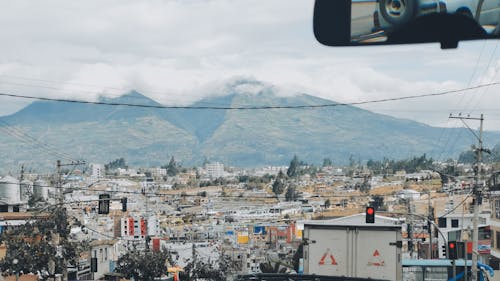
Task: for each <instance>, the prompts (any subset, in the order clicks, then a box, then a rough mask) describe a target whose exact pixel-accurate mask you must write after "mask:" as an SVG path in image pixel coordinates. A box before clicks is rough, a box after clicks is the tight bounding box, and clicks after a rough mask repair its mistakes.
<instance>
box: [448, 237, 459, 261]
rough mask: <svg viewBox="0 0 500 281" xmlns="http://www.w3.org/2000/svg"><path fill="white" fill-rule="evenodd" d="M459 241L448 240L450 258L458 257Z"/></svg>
mask: <svg viewBox="0 0 500 281" xmlns="http://www.w3.org/2000/svg"><path fill="white" fill-rule="evenodd" d="M457 248H458V247H457V242H456V241H448V259H450V260H456V259H457V258H458V255H457V253H458V251H457Z"/></svg>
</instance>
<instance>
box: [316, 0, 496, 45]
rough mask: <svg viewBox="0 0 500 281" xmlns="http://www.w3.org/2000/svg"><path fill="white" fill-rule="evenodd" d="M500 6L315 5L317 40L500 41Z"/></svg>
mask: <svg viewBox="0 0 500 281" xmlns="http://www.w3.org/2000/svg"><path fill="white" fill-rule="evenodd" d="M499 22H500V0H316V3H315V7H314V34H315V36H316V39H317V40H318V41H319V42H320V43H322V44H324V45H327V46H363V45H387V44H413V43H429V42H440V43H441V47H442V48H456V47H457V45H458V42H459V41H462V40H476V39H495V38H496V39H498V38H500V36H499V34H500V30H499V29H500V28H499Z"/></svg>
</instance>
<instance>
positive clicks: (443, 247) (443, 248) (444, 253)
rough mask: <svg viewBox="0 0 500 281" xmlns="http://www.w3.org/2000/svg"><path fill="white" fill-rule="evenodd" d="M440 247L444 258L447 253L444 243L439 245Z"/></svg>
mask: <svg viewBox="0 0 500 281" xmlns="http://www.w3.org/2000/svg"><path fill="white" fill-rule="evenodd" d="M441 248H442V250H443V257H444V258H446V257H448V255H447V254H446V245H441Z"/></svg>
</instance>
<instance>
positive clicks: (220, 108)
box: [0, 82, 500, 110]
mask: <svg viewBox="0 0 500 281" xmlns="http://www.w3.org/2000/svg"><path fill="white" fill-rule="evenodd" d="M493 85H500V82H492V83H488V84H481V85H476V86H471V87H467V88H462V89H457V90H448V91H443V92H438V93H431V94H419V95H409V96H403V97H397V98H385V99H374V100H366V101H358V102H347V103H326V104H316V105H274V106H273V105H262V106H234V107H233V106H167V105H147V104H133V103H119V102H102V101H84V100H72V99H61V98H48V97H36V96H29V95H19V94H13V93H6V92H0V96H4V97H12V98H21V99H31V100H42V101H54V102H66V103H80V104H94V105H109V106H128V107H141V108H156V109H196V110H269V109H317V108H328V107H337V106H352V105H363V104H372V103H383V102H390V101H399V100H410V99H418V98H426V97H436V96H444V95H451V94H464V93H465V92H467V91H470V90H475V89H480V88H484V87H489V86H493Z"/></svg>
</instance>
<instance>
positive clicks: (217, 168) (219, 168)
mask: <svg viewBox="0 0 500 281" xmlns="http://www.w3.org/2000/svg"><path fill="white" fill-rule="evenodd" d="M205 171H206V172H207V175H208V176H209V177H210V178H212V179H216V178H220V177H223V176H224V164H222V163H219V162H215V163H208V164H205Z"/></svg>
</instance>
